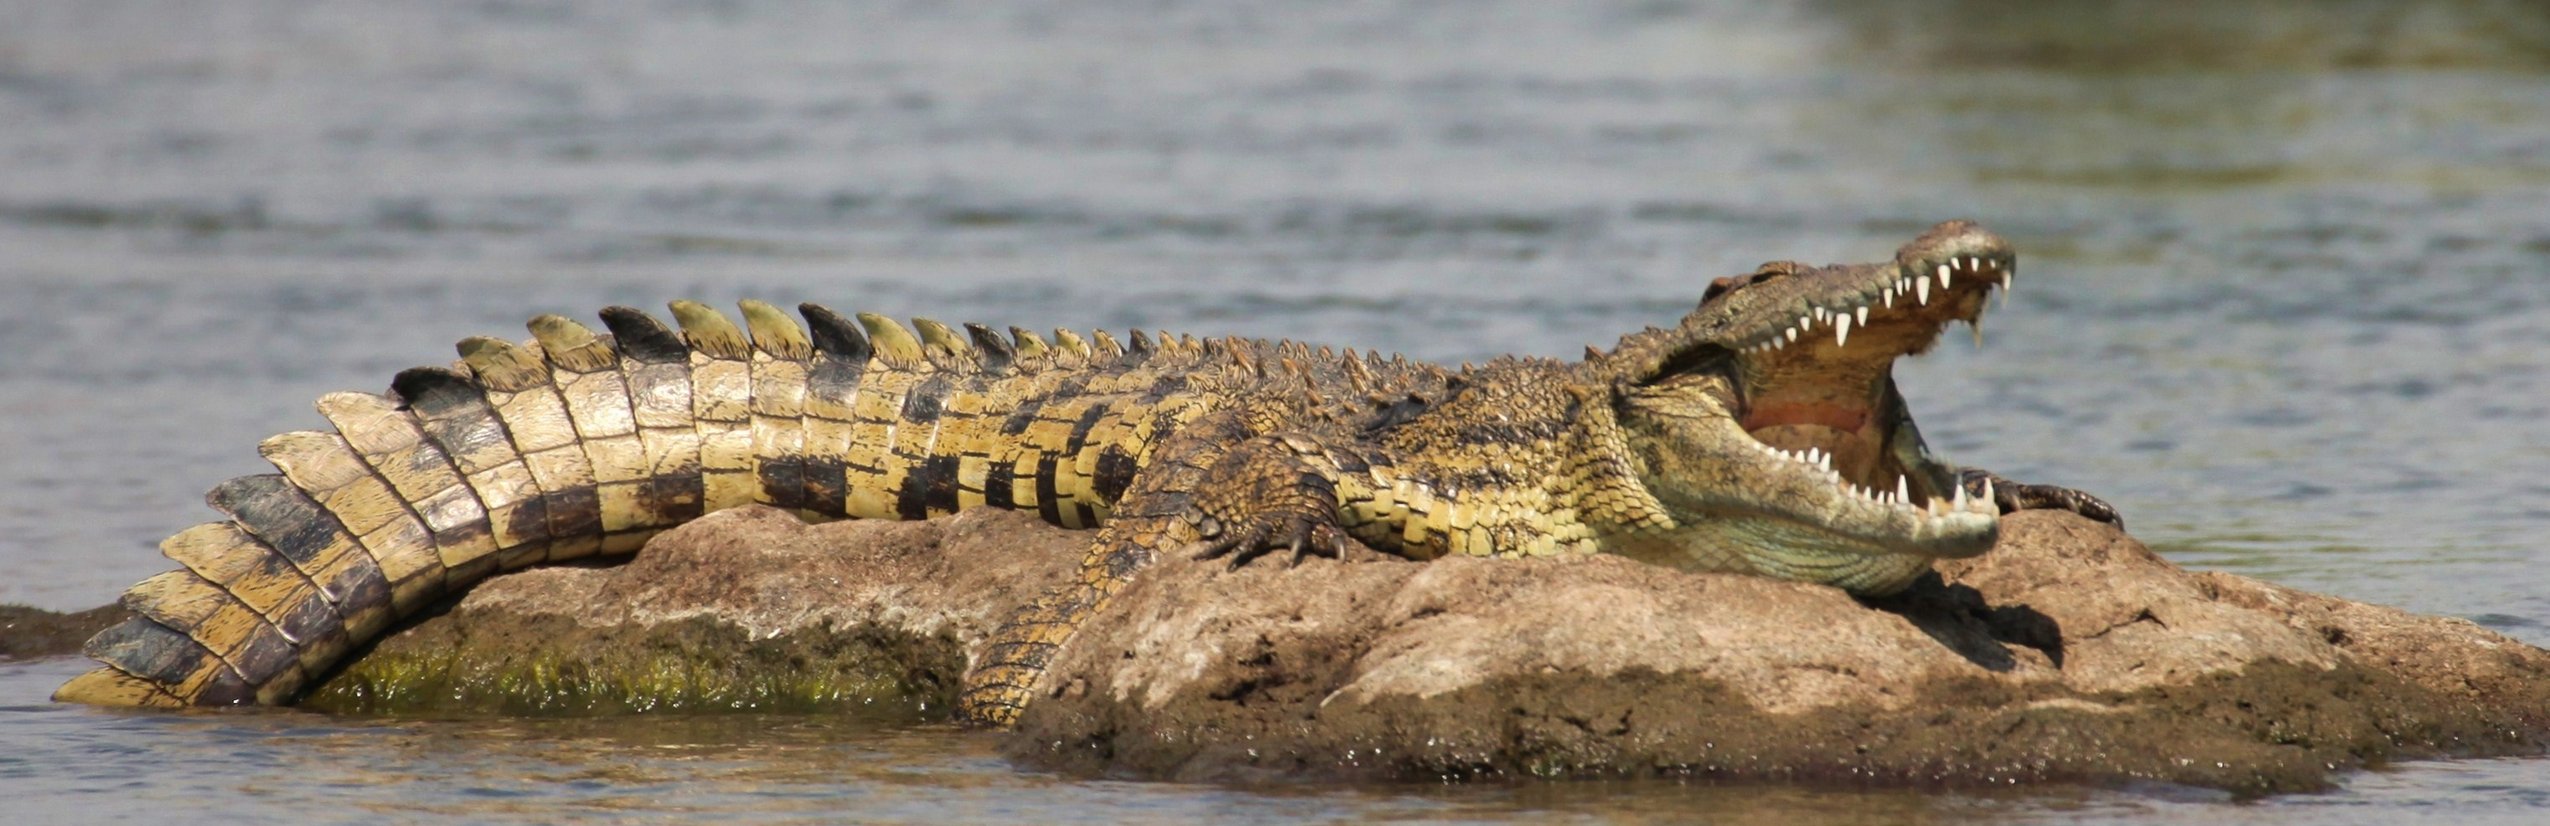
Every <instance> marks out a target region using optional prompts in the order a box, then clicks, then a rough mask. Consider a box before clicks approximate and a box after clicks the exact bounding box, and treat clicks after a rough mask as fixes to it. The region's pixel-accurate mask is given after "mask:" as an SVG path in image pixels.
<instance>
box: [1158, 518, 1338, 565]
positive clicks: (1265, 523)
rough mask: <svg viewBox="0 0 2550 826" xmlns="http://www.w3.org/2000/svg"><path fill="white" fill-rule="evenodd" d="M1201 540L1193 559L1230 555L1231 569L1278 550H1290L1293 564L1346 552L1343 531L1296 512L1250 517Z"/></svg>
mask: <svg viewBox="0 0 2550 826" xmlns="http://www.w3.org/2000/svg"><path fill="white" fill-rule="evenodd" d="M1206 518H1208V519H1209V518H1210V517H1206ZM1200 544H1201V545H1202V548H1201V549H1200V550H1198V551H1197V552H1196V554H1195V558H1196V559H1221V558H1224V557H1229V558H1230V567H1229V570H1234V571H1236V570H1239V569H1240V567H1241V566H1243V565H1247V564H1248V563H1250V562H1252V561H1255V560H1256V559H1257V558H1258V557H1262V556H1265V555H1267V554H1271V553H1274V552H1276V551H1279V550H1290V551H1291V552H1292V564H1295V565H1299V564H1301V561H1302V560H1303V559H1305V558H1309V557H1314V556H1321V557H1327V558H1329V559H1341V558H1344V557H1345V555H1346V538H1345V535H1344V534H1343V533H1342V532H1340V531H1338V530H1337V526H1336V525H1335V524H1333V523H1331V522H1329V521H1328V520H1324V519H1319V518H1316V517H1307V516H1305V515H1299V514H1296V515H1290V516H1285V515H1274V514H1269V515H1265V516H1262V517H1259V518H1256V519H1252V520H1249V523H1248V524H1247V525H1245V526H1242V527H1240V528H1239V529H1237V530H1225V531H1222V532H1220V534H1219V535H1217V536H1212V537H1208V538H1206V540H1205V541H1204V542H1202V543H1200Z"/></svg>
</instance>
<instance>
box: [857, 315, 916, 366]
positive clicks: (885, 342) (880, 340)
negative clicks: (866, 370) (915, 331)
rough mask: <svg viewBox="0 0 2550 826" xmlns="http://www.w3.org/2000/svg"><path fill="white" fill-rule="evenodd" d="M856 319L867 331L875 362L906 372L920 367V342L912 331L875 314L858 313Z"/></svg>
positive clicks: (892, 320)
mask: <svg viewBox="0 0 2550 826" xmlns="http://www.w3.org/2000/svg"><path fill="white" fill-rule="evenodd" d="M858 318H859V326H860V327H861V328H864V329H866V330H867V331H868V344H869V345H870V346H871V347H872V348H873V349H874V350H875V351H876V358H877V361H880V362H884V363H885V364H886V366H889V367H897V368H902V369H906V370H909V369H912V368H915V367H919V366H921V364H922V363H923V362H922V359H921V340H920V339H918V338H914V337H913V336H912V331H910V330H906V329H903V325H901V324H897V323H895V321H894V319H891V318H887V317H885V316H881V315H878V314H876V313H860V314H859V315H858Z"/></svg>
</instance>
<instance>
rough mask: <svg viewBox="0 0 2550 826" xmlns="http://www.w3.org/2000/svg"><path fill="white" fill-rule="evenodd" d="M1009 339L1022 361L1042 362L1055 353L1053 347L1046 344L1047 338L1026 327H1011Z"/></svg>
mask: <svg viewBox="0 0 2550 826" xmlns="http://www.w3.org/2000/svg"><path fill="white" fill-rule="evenodd" d="M1009 341H1010V347H1011V348H1013V349H1015V350H1017V351H1018V359H1019V361H1021V362H1026V363H1030V364H1042V363H1044V362H1045V361H1046V360H1047V359H1048V358H1050V357H1052V355H1053V348H1052V347H1049V346H1047V345H1046V344H1045V339H1044V338H1043V337H1040V336H1038V335H1036V331H1034V330H1030V329H1027V328H1025V327H1011V328H1009Z"/></svg>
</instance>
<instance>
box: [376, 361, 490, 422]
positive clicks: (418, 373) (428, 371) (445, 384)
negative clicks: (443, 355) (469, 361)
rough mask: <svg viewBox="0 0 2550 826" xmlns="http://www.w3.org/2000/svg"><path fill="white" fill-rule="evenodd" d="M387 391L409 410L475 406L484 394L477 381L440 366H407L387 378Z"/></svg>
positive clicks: (437, 409) (438, 409) (435, 409)
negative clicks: (394, 395)
mask: <svg viewBox="0 0 2550 826" xmlns="http://www.w3.org/2000/svg"><path fill="white" fill-rule="evenodd" d="M390 392H391V393H394V394H397V396H398V398H399V400H400V401H402V402H405V403H406V404H407V406H408V407H412V408H415V409H418V410H424V411H429V412H430V411H440V410H449V409H452V408H456V407H460V406H463V405H469V404H475V403H477V401H478V400H479V398H480V397H481V396H482V395H483V394H484V392H485V391H484V389H483V388H482V387H481V386H480V385H479V382H478V380H477V379H474V378H472V377H471V376H469V375H468V374H465V373H461V372H459V371H456V370H452V369H449V368H443V367H410V368H408V369H405V370H401V371H399V373H398V375H396V376H393V377H391V378H390Z"/></svg>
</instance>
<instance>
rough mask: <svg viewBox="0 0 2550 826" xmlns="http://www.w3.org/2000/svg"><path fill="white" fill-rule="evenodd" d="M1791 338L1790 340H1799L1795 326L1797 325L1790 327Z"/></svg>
mask: <svg viewBox="0 0 2550 826" xmlns="http://www.w3.org/2000/svg"><path fill="white" fill-rule="evenodd" d="M1789 340H1790V341H1796V340H1797V328H1795V327H1791V328H1789Z"/></svg>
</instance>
